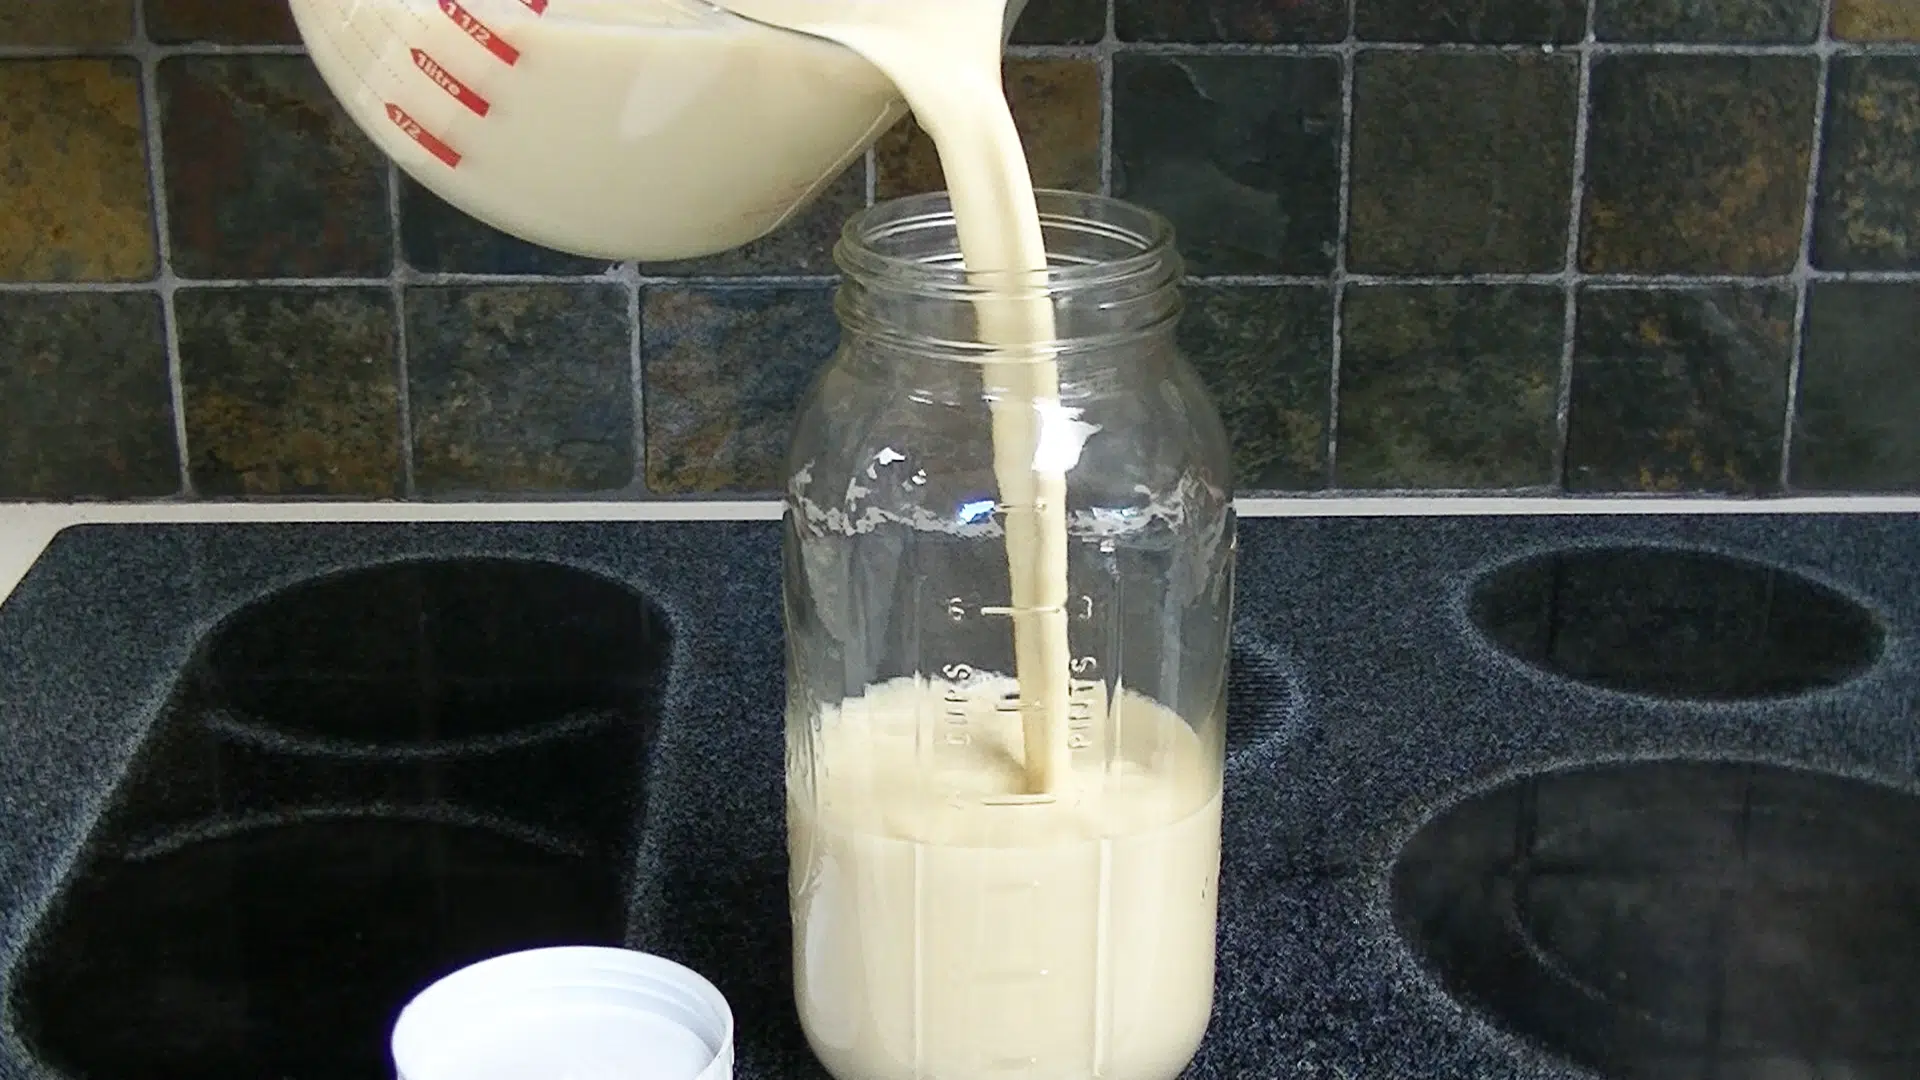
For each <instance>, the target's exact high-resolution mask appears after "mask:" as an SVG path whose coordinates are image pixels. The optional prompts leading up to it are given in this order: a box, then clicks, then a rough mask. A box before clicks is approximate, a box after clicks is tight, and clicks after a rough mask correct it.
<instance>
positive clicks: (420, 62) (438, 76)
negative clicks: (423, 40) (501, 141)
mask: <svg viewBox="0 0 1920 1080" xmlns="http://www.w3.org/2000/svg"><path fill="white" fill-rule="evenodd" d="M413 66H414V67H417V68H419V69H420V70H421V71H422V72H424V73H425V74H426V76H427V78H429V79H432V80H433V82H434V85H435V86H438V87H439V88H440V89H442V90H445V91H446V92H447V94H448V95H449V96H450V97H452V98H453V100H455V101H457V102H459V103H460V104H462V105H465V106H466V107H467V108H469V109H472V110H473V112H474V114H475V115H476V116H485V115H487V112H488V111H489V110H491V109H492V108H493V106H492V105H490V104H488V103H487V99H486V98H483V97H481V96H480V95H479V94H476V93H474V92H473V88H472V87H469V86H468V85H467V84H466V83H463V82H461V81H460V80H459V79H456V78H454V77H453V75H452V74H450V73H449V72H448V71H447V69H446V68H443V67H441V66H440V64H439V63H438V62H437V61H436V60H434V58H433V57H431V56H428V55H427V54H426V52H425V50H422V49H415V50H413Z"/></svg>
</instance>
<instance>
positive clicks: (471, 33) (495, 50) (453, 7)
mask: <svg viewBox="0 0 1920 1080" xmlns="http://www.w3.org/2000/svg"><path fill="white" fill-rule="evenodd" d="M440 10H441V11H442V12H443V13H445V15H446V16H447V18H449V19H452V20H453V25H455V26H457V27H459V28H460V30H461V32H462V33H464V34H466V35H467V36H468V37H470V38H472V39H473V40H475V41H477V42H479V43H480V45H481V46H482V47H483V48H485V49H486V50H487V51H488V52H490V53H492V54H493V55H495V56H497V57H499V58H500V62H501V63H503V64H509V65H511V64H517V63H519V62H520V50H519V49H516V48H514V47H513V46H512V45H509V44H507V43H506V42H505V41H503V40H501V37H500V35H499V34H496V33H494V32H493V28H492V27H490V26H488V25H487V24H486V23H483V22H481V21H480V20H479V19H476V18H474V17H473V12H471V11H468V10H467V9H466V8H464V7H461V6H460V0H440Z"/></svg>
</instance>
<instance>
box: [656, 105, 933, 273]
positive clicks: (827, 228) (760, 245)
mask: <svg viewBox="0 0 1920 1080" xmlns="http://www.w3.org/2000/svg"><path fill="white" fill-rule="evenodd" d="M910 123H911V121H902V122H901V126H902V127H905V126H907V125H908V124H910ZM896 130H897V129H896ZM866 205H867V173H866V167H865V164H864V163H861V164H856V165H854V166H853V168H851V169H849V170H847V172H846V173H845V174H844V175H842V176H841V177H840V179H838V180H836V181H834V183H833V186H832V187H829V188H828V189H827V190H826V191H824V192H821V193H820V198H819V199H817V200H816V201H815V202H814V204H813V205H812V206H809V207H807V208H806V209H805V210H803V211H801V213H800V216H799V217H797V218H795V219H794V220H792V221H790V222H788V223H787V224H785V225H783V226H781V227H780V228H779V229H778V230H776V231H774V232H773V233H772V234H771V235H768V236H763V237H761V238H760V239H758V240H755V241H753V242H752V243H749V244H743V245H741V246H740V247H737V248H734V249H733V250H731V251H723V252H721V253H719V254H718V255H708V256H705V257H703V258H699V259H682V260H679V261H676V262H664V263H646V264H643V265H642V266H641V267H640V272H641V273H643V274H662V275H675V276H695V275H700V276H713V277H727V276H742V275H758V274H831V273H834V272H835V269H834V263H833V245H834V244H836V243H838V242H839V240H840V230H841V228H842V227H844V226H845V225H846V223H847V219H848V218H850V217H852V216H853V215H855V214H857V213H859V212H860V211H861V210H864V209H865V208H866Z"/></svg>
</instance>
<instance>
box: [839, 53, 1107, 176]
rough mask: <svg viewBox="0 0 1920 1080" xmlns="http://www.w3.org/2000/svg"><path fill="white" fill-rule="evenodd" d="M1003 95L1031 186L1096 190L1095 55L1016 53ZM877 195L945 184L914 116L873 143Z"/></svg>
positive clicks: (1009, 65) (1097, 94)
mask: <svg viewBox="0 0 1920 1080" xmlns="http://www.w3.org/2000/svg"><path fill="white" fill-rule="evenodd" d="M1006 84H1007V100H1008V103H1009V104H1010V105H1011V106H1012V108H1013V121H1014V124H1015V125H1016V126H1017V127H1019V129H1020V142H1021V143H1022V145H1024V146H1025V147H1026V150H1027V161H1028V164H1029V166H1030V167H1031V168H1032V170H1033V183H1034V186H1035V187H1041V188H1059V189H1063V190H1067V191H1098V190H1099V189H1100V69H1099V68H1098V67H1097V66H1096V65H1095V63H1094V62H1093V61H1092V60H1051V59H1046V60H1033V59H1015V60H1009V61H1007V65H1006ZM874 153H875V163H876V164H877V165H878V167H879V173H878V176H877V177H876V180H875V191H876V194H877V195H878V196H879V197H880V198H882V199H893V198H898V197H900V196H902V195H914V194H918V193H920V192H924V191H939V190H941V189H942V188H944V187H946V186H947V185H946V182H945V180H944V179H942V177H941V173H940V158H939V155H938V154H936V153H935V152H934V149H933V140H932V139H930V138H928V137H927V134H926V132H924V131H922V130H920V125H919V124H917V123H915V122H914V121H913V119H912V118H908V119H906V120H903V121H901V122H900V123H899V124H898V125H896V126H895V127H894V129H893V130H892V131H889V132H887V133H886V135H884V136H882V137H881V139H880V143H879V145H878V146H877V147H876V148H875V151H874Z"/></svg>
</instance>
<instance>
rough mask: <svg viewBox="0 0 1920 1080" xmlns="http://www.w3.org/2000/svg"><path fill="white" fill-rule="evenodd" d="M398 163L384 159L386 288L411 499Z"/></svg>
mask: <svg viewBox="0 0 1920 1080" xmlns="http://www.w3.org/2000/svg"><path fill="white" fill-rule="evenodd" d="M400 186H401V185H400V166H398V165H396V164H394V162H393V159H391V158H389V159H387V223H388V227H389V228H391V229H392V230H393V236H392V240H391V242H392V248H393V268H392V269H391V270H389V271H388V273H387V290H388V296H389V299H390V301H391V302H392V304H393V362H394V372H395V374H396V376H397V377H398V379H399V395H398V400H399V403H400V490H401V491H402V492H404V493H405V495H406V497H407V498H409V499H411V498H415V497H417V496H418V495H419V494H420V487H419V482H418V480H417V479H416V478H415V469H414V447H413V369H412V365H411V362H410V360H409V358H408V355H407V257H406V244H405V243H404V242H403V241H402V239H401V234H400Z"/></svg>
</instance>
